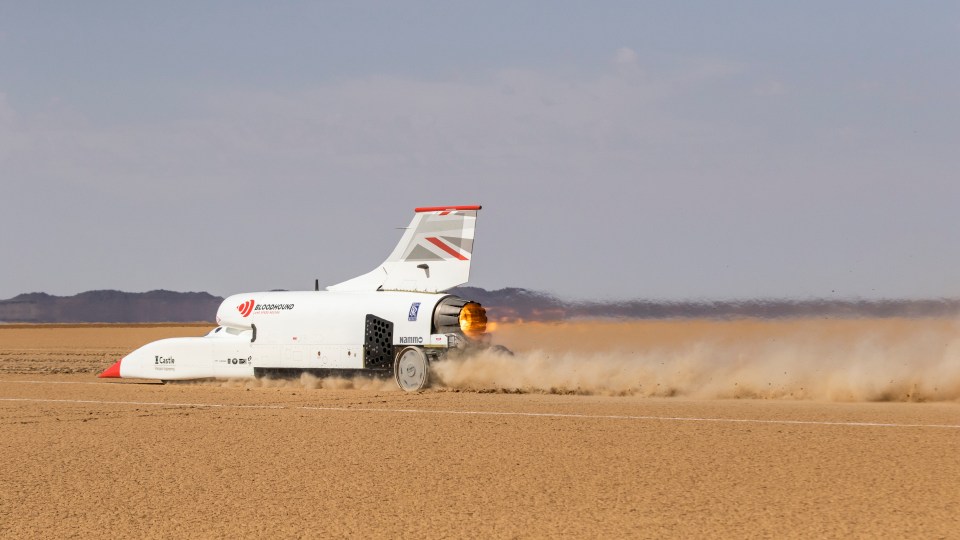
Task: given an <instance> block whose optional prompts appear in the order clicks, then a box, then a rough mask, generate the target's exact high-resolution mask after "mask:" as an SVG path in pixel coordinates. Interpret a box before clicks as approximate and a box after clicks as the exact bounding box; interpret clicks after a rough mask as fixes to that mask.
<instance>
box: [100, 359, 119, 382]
mask: <svg viewBox="0 0 960 540" xmlns="http://www.w3.org/2000/svg"><path fill="white" fill-rule="evenodd" d="M120 362H123V360H122V359H120V360H117V363H116V364H114V365H112V366H110V367H108V368H107V369H105V370H104V371H103V373H101V374H100V375H98V377H100V378H101V379H119V378H120Z"/></svg>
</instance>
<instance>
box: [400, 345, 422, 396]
mask: <svg viewBox="0 0 960 540" xmlns="http://www.w3.org/2000/svg"><path fill="white" fill-rule="evenodd" d="M393 376H394V378H395V379H396V380H397V386H399V387H400V389H402V390H405V391H407V392H417V391H419V390H423V389H424V388H426V387H427V386H429V385H430V362H429V361H428V360H427V355H426V354H425V353H424V352H423V349H421V348H420V347H407V348H405V349H401V350H400V352H399V353H397V358H396V360H394V362H393Z"/></svg>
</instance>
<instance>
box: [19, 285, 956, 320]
mask: <svg viewBox="0 0 960 540" xmlns="http://www.w3.org/2000/svg"><path fill="white" fill-rule="evenodd" d="M450 292H451V293H453V294H457V295H459V296H462V297H464V298H468V299H470V300H474V301H476V302H480V303H481V304H483V306H484V307H486V308H487V313H488V316H489V318H490V319H492V320H498V321H560V320H565V319H577V318H616V319H671V318H709V319H727V318H765V319H778V318H798V317H831V318H853V317H913V318H916V317H956V316H960V299H919V300H825V299H812V300H784V299H772V300H745V301H683V302H666V301H654V300H630V301H623V302H570V301H565V300H561V299H559V298H557V297H555V296H552V295H550V294H546V293H542V292H537V291H531V290H529V289H521V288H516V287H510V288H504V289H498V290H494V291H489V290H486V289H481V288H479V287H457V288H455V289H452V290H451V291H450ZM222 301H223V298H221V297H219V296H213V295H211V294H209V293H205V292H175V291H165V290H156V291H149V292H144V293H128V292H122V291H114V290H102V291H87V292H83V293H80V294H76V295H73V296H53V295H50V294H47V293H42V292H35V293H27V294H21V295H18V296H15V297H14V298H10V299H8V300H0V321H2V322H6V323H95V322H99V323H150V322H157V323H159V322H201V321H203V322H211V323H212V322H213V320H214V317H215V316H216V312H217V307H219V305H220V303H221V302H222Z"/></svg>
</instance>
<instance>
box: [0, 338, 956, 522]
mask: <svg viewBox="0 0 960 540" xmlns="http://www.w3.org/2000/svg"><path fill="white" fill-rule="evenodd" d="M205 330H206V328H203V327H186V328H171V327H166V328H145V327H134V328H81V329H73V328H32V329H30V328H20V329H10V328H0V462H2V463H3V464H4V465H3V474H2V475H0V516H2V517H0V535H2V536H3V537H14V536H19V537H22V536H28V537H50V536H58V537H62V536H84V537H86V536H122V537H171V536H174V535H178V536H179V535H190V536H195V537H196V536H200V537H226V536H236V535H241V536H271V537H272V536H280V537H324V536H335V535H336V536H340V535H348V536H356V537H361V536H362V537H368V536H371V537H386V536H390V537H395V536H405V537H412V536H426V537H451V536H471V537H481V536H495V537H543V536H576V537H581V536H583V537H623V536H631V537H663V536H671V537H731V536H734V537H744V536H746V537H777V538H780V537H811V536H816V537H821V536H830V537H839V536H844V537H847V536H854V537H878V536H881V537H923V538H955V537H958V531H960V489H957V486H958V485H960V458H958V457H957V456H958V455H960V403H958V402H957V401H956V397H955V396H953V397H951V394H950V392H949V391H948V390H943V391H940V394H937V393H936V392H935V391H934V390H933V389H932V388H933V387H931V389H924V388H920V387H917V388H918V389H917V390H916V392H917V394H915V395H913V396H912V397H908V396H906V395H900V394H898V393H897V392H899V390H898V391H897V392H892V393H891V392H887V393H886V394H884V393H883V392H882V391H881V392H879V393H874V394H870V393H863V394H844V393H842V392H841V395H840V397H839V399H841V400H842V401H844V402H836V401H835V400H833V398H831V397H830V396H829V395H826V394H824V395H821V394H815V395H814V394H804V395H796V394H795V395H792V396H791V395H790V392H786V393H782V392H781V393H778V392H773V391H770V392H769V393H768V394H765V395H764V394H763V393H762V392H756V391H752V393H747V394H744V395H743V396H748V395H749V396H752V397H757V396H759V397H775V398H778V399H717V398H718V397H723V396H724V391H725V390H724V389H725V388H726V383H729V382H736V381H734V380H733V379H742V380H745V379H744V378H745V377H746V375H747V373H748V372H750V371H751V370H757V369H761V368H762V367H763V366H764V365H765V364H764V362H773V361H776V362H779V363H778V364H777V368H778V369H781V368H784V367H786V368H787V370H788V371H794V370H795V371H797V375H796V376H797V377H799V376H800V375H803V377H808V376H814V375H816V374H817V373H819V374H821V375H824V376H827V377H832V376H836V375H837V373H844V374H846V375H850V374H851V373H857V372H858V370H859V371H860V372H863V371H865V372H869V370H864V369H863V366H864V364H865V363H868V362H869V361H870V359H871V358H872V359H874V360H876V361H877V362H879V364H878V365H880V366H881V367H882V368H883V369H886V370H891V369H893V368H897V369H906V368H903V364H908V366H907V367H908V368H911V367H912V368H913V369H914V370H918V371H921V372H922V371H924V370H926V369H932V370H934V371H935V373H936V374H937V378H939V379H943V380H942V382H941V383H940V384H942V385H946V386H947V387H949V385H950V384H952V383H951V381H950V380H949V379H950V377H951V373H955V372H956V370H955V371H950V367H951V366H953V367H954V368H956V365H955V364H956V360H957V359H956V357H955V356H954V346H955V345H954V342H955V338H954V337H953V336H954V335H955V333H956V332H955V330H956V327H955V326H954V324H953V323H952V322H951V321H840V322H835V321H792V322H777V323H763V322H751V321H738V322H730V323H723V322H697V321H692V322H651V323H647V322H640V323H629V324H628V323H624V324H600V323H582V324H580V323H578V324H575V325H562V326H558V325H523V326H521V327H502V328H500V329H499V331H498V338H497V339H498V340H500V341H502V342H504V343H506V344H508V345H510V346H511V347H513V348H515V349H517V350H518V355H517V356H516V357H513V360H512V361H513V362H516V363H517V366H518V367H517V369H516V370H515V371H516V372H517V373H519V374H520V375H517V373H514V374H512V375H510V376H509V377H499V378H498V377H496V376H492V377H493V378H494V379H498V380H493V381H492V383H491V380H490V379H489V377H491V376H490V375H489V374H488V373H487V371H488V370H489V369H491V368H493V367H496V366H501V365H502V364H498V362H501V359H500V358H486V359H480V360H478V361H476V362H474V363H473V364H468V365H466V366H465V367H464V366H461V367H458V368H453V367H448V368H446V370H447V372H446V373H445V374H442V375H444V376H446V377H447V378H451V379H456V377H461V379H456V380H455V381H454V382H453V383H448V384H450V386H449V387H446V388H438V389H434V390H431V391H428V392H424V393H421V394H415V395H410V394H404V393H402V392H399V391H396V390H392V389H388V388H389V387H388V386H387V387H370V386H367V387H363V385H362V384H360V383H351V382H350V381H341V382H340V383H338V384H336V385H331V384H327V383H322V382H318V381H315V380H310V379H304V380H303V381H298V382H295V383H292V384H285V385H277V384H267V383H257V382H226V383H201V384H172V385H161V384H154V383H145V384H138V383H136V382H135V381H104V380H99V379H96V378H94V377H93V376H92V373H86V372H90V371H95V370H98V369H102V368H104V367H106V366H108V365H109V364H110V363H112V362H113V361H114V360H115V359H116V358H117V357H119V355H122V354H123V353H124V352H126V351H128V350H131V349H132V348H134V347H136V346H138V345H140V344H141V343H142V342H144V341H149V340H152V339H159V338H161V337H166V336H172V335H200V334H203V333H204V332H205ZM590 343H592V344H593V345H592V347H591V346H590V345H589V344H590ZM604 343H607V345H606V346H602V345H603V344H604ZM773 343H780V344H783V343H786V344H787V347H786V349H790V348H793V349H794V352H793V353H792V354H791V353H790V352H789V350H786V351H785V350H782V349H783V348H784V347H782V346H781V345H778V346H777V347H776V348H771V344H773ZM691 344H693V345H691ZM704 348H705V349H707V350H712V351H714V355H713V356H711V355H709V354H705V353H697V354H694V353H695V352H696V351H699V350H701V349H704ZM844 348H847V349H848V350H847V354H842V353H843V349H844ZM796 349H799V351H800V352H799V353H798V352H797V351H796ZM911 351H912V352H911ZM775 353H776V354H775ZM827 353H829V354H828V357H829V362H826V361H823V360H822V359H821V360H818V358H819V357H815V356H816V354H827ZM691 355H693V356H691ZM744 355H746V356H750V358H745V357H744ZM810 355H813V356H810ZM574 358H579V359H580V361H581V363H584V364H590V365H591V366H593V368H592V369H587V368H585V367H584V366H580V367H579V369H581V370H585V371H588V372H589V374H590V377H586V378H585V377H581V376H580V375H571V374H570V373H569V370H570V369H578V367H577V365H576V364H575V362H574V360H573V359H574ZM711 358H712V361H713V364H717V365H720V367H721V368H722V369H721V368H714V371H713V373H712V378H713V379H714V380H717V379H724V378H725V377H728V376H731V375H732V379H729V380H726V381H724V384H718V385H717V386H716V388H715V389H714V390H711V391H710V392H708V393H707V394H698V393H697V389H696V388H695V385H696V384H697V381H701V382H702V380H703V379H697V378H696V377H693V378H692V379H691V378H689V377H688V378H681V377H679V376H678V377H674V378H672V379H671V378H670V376H671V373H673V372H674V371H676V366H673V367H670V368H663V369H662V370H660V371H657V370H653V371H649V372H648V373H647V374H646V375H645V376H647V375H649V376H651V377H653V378H652V379H650V380H651V381H652V380H657V379H656V377H661V379H662V380H663V381H665V385H667V386H673V388H672V392H666V393H667V394H670V395H673V396H674V397H649V396H651V395H654V396H656V395H658V394H657V392H648V391H647V390H646V389H645V388H646V387H645V384H646V383H641V382H639V381H633V382H631V380H632V378H633V377H634V375H637V374H640V373H641V371H642V370H638V368H637V367H636V365H637V364H644V363H646V362H652V361H662V362H663V363H664V365H666V364H670V363H671V362H672V363H675V364H684V363H685V365H686V366H692V367H698V368H701V369H707V368H708V367H710V366H711V365H713V364H711V363H710V362H708V360H705V359H711ZM845 358H846V359H847V360H845V362H846V363H843V362H842V361H843V359H845ZM849 358H853V360H849ZM788 360H789V361H792V362H793V364H791V363H790V362H788ZM730 362H732V363H734V364H738V366H739V367H738V368H737V369H732V368H730V366H727V365H725V364H727V363H730ZM837 362H841V368H840V369H832V368H831V365H834V364H836V363H837ZM804 363H814V364H816V366H817V368H816V369H807V370H804V369H801V367H802V364H804ZM598 364H599V365H601V367H602V368H603V369H600V370H597V369H595V366H596V365H598ZM898 366H899V367H898ZM944 366H945V367H944ZM536 368H539V369H540V370H541V371H542V372H543V373H544V376H545V377H548V378H552V380H553V382H559V383H561V384H560V386H561V388H556V387H548V385H546V384H542V385H538V384H535V383H534V384H529V383H528V382H525V381H526V380H527V379H528V378H530V377H532V375H531V374H532V373H533V370H534V369H536ZM611 370H612V371H611ZM71 371H72V372H71ZM597 371H599V372H604V373H607V375H608V376H617V374H621V375H622V373H623V372H627V373H628V374H629V377H627V379H630V380H628V381H625V382H624V383H623V384H622V385H620V386H618V385H616V384H609V383H608V384H603V381H602V378H603V373H600V374H597V373H595V372H597ZM894 371H895V372H896V374H897V376H899V374H900V373H903V371H896V370H893V371H891V372H890V373H893V372H894ZM908 371H909V370H908ZM770 373H771V374H772V373H773V372H770ZM611 374H612V375H611ZM887 375H889V373H888V374H887ZM915 375H916V377H915V381H920V382H921V383H925V382H926V381H927V380H928V379H929V378H930V377H929V376H925V375H924V373H916V374H915ZM865 376H866V377H867V378H868V379H869V373H868V374H867V375H865ZM803 377H799V378H800V379H803ZM765 378H769V374H765V375H764V376H763V377H759V378H758V379H757V380H756V381H753V382H751V383H750V384H754V385H756V386H757V388H760V387H762V384H763V380H764V379H765ZM803 380H804V381H809V380H811V379H803ZM871 380H872V379H871ZM597 381H600V382H597ZM784 381H786V382H784ZM778 382H781V383H783V384H784V385H786V386H790V385H791V384H800V383H796V382H790V381H788V380H786V379H783V380H778ZM847 382H848V383H849V380H848V381H847ZM488 383H491V384H488ZM551 384H552V383H551ZM738 384H739V383H738ZM802 384H809V383H808V382H802ZM887 384H888V385H889V384H894V383H887ZM565 385H566V386H565ZM578 385H579V389H577V386H578ZM845 385H846V386H844V385H841V386H844V387H849V384H847V383H845ZM321 386H326V387H323V388H320V387H321ZM330 386H334V388H331V387H330ZM336 386H340V387H341V388H336ZM771 386H772V385H771ZM828 386H829V385H828ZM894 386H896V384H894ZM357 387H362V388H357ZM541 387H546V388H541ZM567 387H571V388H567ZM618 388H619V389H618ZM624 388H626V390H624ZM897 388H899V386H898V387H897ZM491 389H494V390H499V392H497V393H485V392H487V391H489V390H491ZM515 389H521V390H522V391H524V392H527V393H522V394H514V393H507V392H508V391H513V390H515ZM881 390H882V389H881ZM568 391H574V392H579V394H569V393H567V392H568ZM550 392H554V393H550ZM613 393H619V394H623V395H609V394H613ZM711 395H712V396H713V397H709V396H711ZM704 396H707V397H704ZM743 396H741V397H743ZM918 396H919V397H918ZM799 398H803V399H799ZM821 398H822V399H821ZM868 399H882V400H886V401H883V402H865V401H864V400H868ZM915 399H925V400H928V401H934V402H927V403H913V402H901V400H907V401H910V400H915Z"/></svg>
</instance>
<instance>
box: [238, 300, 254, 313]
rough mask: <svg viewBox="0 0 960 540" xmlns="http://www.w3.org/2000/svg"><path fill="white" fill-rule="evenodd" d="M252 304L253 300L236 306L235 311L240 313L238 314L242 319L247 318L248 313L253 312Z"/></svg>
mask: <svg viewBox="0 0 960 540" xmlns="http://www.w3.org/2000/svg"><path fill="white" fill-rule="evenodd" d="M253 306H254V302H253V300H247V301H246V302H244V303H242V304H240V305H239V306H237V309H238V310H239V311H240V314H241V315H243V316H244V317H249V316H250V313H252V312H253Z"/></svg>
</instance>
